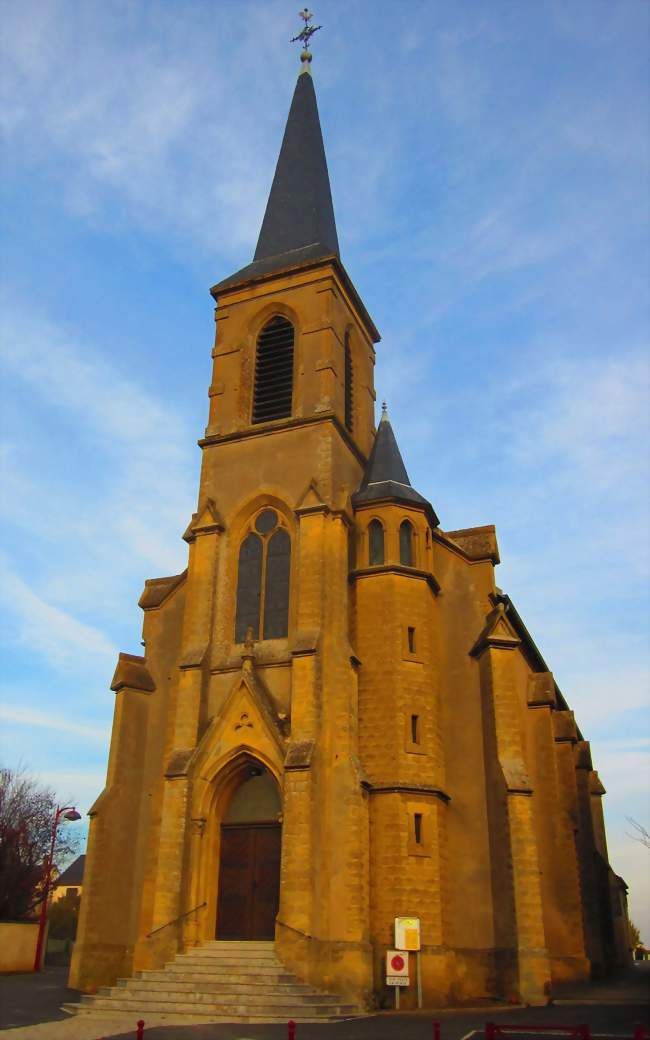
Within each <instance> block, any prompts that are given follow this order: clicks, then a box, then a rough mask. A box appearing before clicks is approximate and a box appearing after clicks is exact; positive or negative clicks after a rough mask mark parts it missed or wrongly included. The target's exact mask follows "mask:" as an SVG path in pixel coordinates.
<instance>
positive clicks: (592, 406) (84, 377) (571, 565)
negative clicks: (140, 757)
mask: <svg viewBox="0 0 650 1040" xmlns="http://www.w3.org/2000/svg"><path fill="white" fill-rule="evenodd" d="M298 6H299V5H292V4H287V3H277V2H274V0H269V2H266V0H265V2H263V3H262V2H257V3H245V2H225V0H221V2H220V0H211V2H201V0H175V2H174V3H171V2H165V0H148V2H144V0H142V2H126V0H111V3H110V4H105V3H100V2H99V0H84V2H79V0H60V2H59V0H37V2H36V0H26V2H21V3H18V2H16V0H12V2H9V3H7V2H2V3H1V4H0V14H1V17H2V25H3V33H2V38H1V39H0V61H1V64H2V66H3V70H2V73H1V75H2V84H1V89H2V105H1V108H2V115H1V117H0V119H1V127H2V134H3V140H4V144H3V153H4V155H3V161H2V168H1V178H2V200H1V214H0V220H1V222H2V233H3V235H2V238H3V245H2V327H3V328H2V332H3V335H2V349H1V353H0V373H1V380H2V383H1V388H2V405H3V425H2V444H1V451H2V455H1V458H2V486H3V495H2V505H1V508H2V520H3V526H4V534H3V542H2V544H3V549H2V552H1V555H0V566H1V567H2V571H3V580H2V592H1V593H0V595H1V597H2V609H3V624H2V633H1V638H2V656H3V660H4V668H3V674H2V685H1V689H0V719H1V720H2V743H1V745H0V754H1V756H2V760H3V761H5V762H7V763H8V764H11V765H13V764H16V763H17V762H18V761H19V760H20V761H22V762H24V763H25V764H26V765H28V766H29V767H30V768H31V769H32V770H33V771H34V772H37V773H38V774H39V775H40V776H41V777H42V778H43V779H45V780H47V781H48V782H49V783H51V784H52V785H53V786H54V787H55V788H56V790H57V792H58V793H59V795H60V796H61V798H73V799H76V800H77V801H78V802H79V803H80V807H81V808H82V809H84V810H85V809H87V808H88V807H89V805H90V804H91V803H92V801H93V800H94V798H95V797H96V795H97V793H98V792H99V790H101V787H102V785H103V779H104V773H105V762H106V751H107V744H108V737H109V730H110V722H111V715H112V708H113V695H112V694H111V693H110V692H109V690H108V685H109V682H110V679H111V676H112V672H113V667H114V662H115V657H116V654H117V652H118V650H125V651H129V652H135V653H137V652H138V651H139V649H140V643H139V640H140V628H141V616H140V611H139V609H138V607H137V599H138V596H139V594H140V591H141V589H142V586H143V582H144V579H145V578H148V577H155V576H157V575H161V574H168V573H174V572H176V571H178V570H180V569H182V568H183V566H184V565H185V556H186V546H185V543H184V542H182V540H181V537H180V535H181V533H182V531H183V530H184V529H185V526H186V524H187V521H188V518H189V515H190V513H191V512H192V510H193V508H194V506H195V497H196V491H197V481H198V472H199V450H198V448H197V447H196V440H197V439H198V438H199V437H200V436H201V434H202V432H203V428H204V426H205V422H206V418H207V403H208V402H207V386H208V383H209V379H210V370H211V358H210V350H211V346H212V337H213V321H212V306H211V300H210V297H209V295H208V288H209V286H210V285H211V284H213V283H214V282H215V281H217V280H218V279H219V278H222V277H224V276H226V275H228V274H230V273H231V272H232V271H234V270H236V269H237V268H239V267H241V266H242V265H243V264H245V263H246V262H248V261H249V260H250V258H251V257H252V252H253V249H254V245H255V240H256V237H257V232H258V230H259V226H260V223H261V219H262V215H263V211H264V205H265V202H266V196H267V194H268V190H269V187H270V182H271V178H272V175H273V169H274V165H275V160H276V157H277V151H278V148H279V144H280V139H281V136H282V130H283V126H284V121H285V119H286V115H287V111H288V107H289V102H290V98H291V93H292V90H293V84H294V79H295V75H296V72H297V66H298V56H297V53H296V48H295V47H293V48H292V47H291V46H290V45H289V43H288V40H289V38H290V37H291V36H293V35H294V34H295V32H296V31H297V27H298V19H297V17H296V10H295V9H297V7H298ZM294 8H295V9H294ZM316 15H317V17H316V21H317V22H322V24H323V26H324V28H323V30H322V32H320V33H319V34H318V36H317V37H316V38H315V41H314V55H315V58H314V78H315V82H316V87H317V93H318V98H319V106H320V112H321V121H322V124H323V130H324V135H325V142H326V149H327V155H328V161H329V166H330V174H331V181H332V191H333V196H334V204H335V209H336V215H337V223H338V230H339V238H340V242H341V251H342V256H343V260H344V263H345V264H346V267H347V269H348V271H349V272H350V274H351V276H352V278H353V279H354V281H355V284H356V285H357V288H358V289H359V291H360V293H361V295H362V297H363V299H364V301H365V303H366V305H367V307H368V310H369V311H370V313H371V314H372V316H373V318H374V320H375V322H376V323H377V325H378V327H379V329H380V330H381V332H382V336H383V339H382V343H381V344H380V345H379V349H378V365H377V388H378V395H379V398H380V399H381V397H382V396H385V397H386V398H387V399H388V402H389V405H390V412H391V418H392V420H393V424H394V427H395V429H396V432H397V435H398V439H399V442H400V445H401V447H402V451H403V454H404V457H405V461H406V463H407V467H408V469H409V473H410V476H411V480H412V482H413V484H414V485H415V486H416V487H417V488H418V490H420V491H421V492H422V493H424V494H426V495H427V497H429V498H430V500H431V501H432V502H433V504H434V506H435V509H436V511H437V512H438V515H439V516H440V518H441V523H442V526H443V528H447V529H454V528H459V527H470V526H474V525H479V524H484V523H495V524H496V525H497V532H498V537H499V543H500V547H501V555H502V558H503V561H504V562H503V563H502V565H501V567H500V568H499V570H498V581H499V583H500V585H501V587H502V588H504V590H505V591H507V592H508V593H509V594H510V595H511V597H512V598H513V600H514V602H515V603H516V605H517V607H518V609H519V611H520V613H521V614H522V615H523V617H524V619H525V620H526V623H527V625H528V627H529V628H530V630H531V631H532V632H533V634H534V636H535V638H536V639H537V641H538V644H539V646H540V649H541V650H542V652H543V653H544V655H545V657H546V658H547V661H548V663H549V665H550V667H551V668H552V669H553V671H554V673H555V676H556V679H557V681H558V683H559V685H560V687H561V688H562V690H563V692H564V694H565V696H566V697H567V699H568V700H569V702H570V704H571V706H572V707H573V708H574V709H575V711H576V715H577V718H578V721H579V723H580V725H581V727H582V729H583V731H584V733H585V735H586V736H587V737H589V738H590V739H591V740H592V748H593V753H594V759H595V765H596V766H597V768H599V770H600V773H601V777H602V779H603V781H604V784H605V786H606V788H607V789H608V795H607V797H606V799H605V804H606V812H607V818H608V825H609V839H610V854H611V859H612V861H613V865H614V867H615V869H616V870H617V871H618V872H620V873H621V874H622V875H623V876H624V877H626V879H627V880H628V882H629V883H630V885H631V906H632V915H633V917H634V919H635V920H637V922H638V923H639V924H640V925H641V927H642V931H643V933H644V937H645V939H646V941H647V942H650V883H649V882H648V878H647V874H648V871H647V853H646V852H645V850H643V849H642V848H641V847H640V846H639V845H637V844H635V843H634V842H633V841H632V840H631V839H630V838H628V837H627V836H626V830H628V829H629V827H628V825H627V823H626V820H625V817H626V816H627V815H629V816H633V817H636V818H637V819H638V820H639V821H640V822H642V823H644V824H645V825H646V826H648V827H650V806H649V801H650V799H649V798H648V789H649V777H650V764H649V762H650V741H649V739H648V717H649V714H650V712H649V694H648V685H649V684H648V621H649V616H648V615H649V611H648V595H647V588H648V546H649V537H648V535H649V526H648V440H649V438H648V397H649V395H648V352H647V339H648V328H649V320H648V290H647V279H648V274H649V273H650V272H649V263H648V236H647V229H648V189H647V184H648V166H649V162H648V158H649V156H648V152H649V138H648V130H647V126H648V115H649V112H648V109H649V107H650V106H649V100H648V67H647V39H648V28H649V26H648V21H649V19H650V7H649V6H648V4H647V3H646V2H645V0H618V2H617V3H615V4H612V3H611V2H609V0H606V2H602V3H601V2H599V0H586V2H582V0H570V2H568V3H567V2H566V0H558V2H557V3H555V2H544V0H536V2H535V3H532V2H528V3H526V2H523V3H522V2H521V0H515V2H502V0H492V2H491V3H490V4H487V5H486V4H485V3H484V2H472V0H465V2H463V3H460V4H449V3H442V2H438V0H429V2H426V3H422V2H418V0H414V2H411V3H408V4H406V3H387V2H381V0H380V2H377V0H374V2H370V0H359V2H350V0H346V2H345V3H343V2H342V0H321V2H320V3H319V5H318V8H317V10H316Z"/></svg>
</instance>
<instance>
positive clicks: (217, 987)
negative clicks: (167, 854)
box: [63, 941, 362, 1022]
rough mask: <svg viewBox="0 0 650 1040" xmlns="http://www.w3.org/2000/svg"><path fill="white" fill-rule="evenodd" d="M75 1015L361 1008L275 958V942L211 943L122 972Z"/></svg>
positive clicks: (230, 1016)
mask: <svg viewBox="0 0 650 1040" xmlns="http://www.w3.org/2000/svg"><path fill="white" fill-rule="evenodd" d="M63 1009H64V1010H65V1011H68V1012H70V1013H71V1014H77V1015H79V1014H93V1013H96V1014H98V1015H102V1016H104V1015H108V1014H112V1013H119V1014H124V1013H125V1012H129V1013H130V1014H132V1015H136V1016H138V1017H142V1018H144V1019H145V1020H146V1019H147V1018H149V1019H152V1018H161V1017H164V1018H170V1019H172V1020H176V1021H179V1020H180V1018H181V1017H183V1018H205V1019H206V1020H209V1021H210V1022H287V1021H288V1020H289V1019H290V1018H291V1019H293V1020H294V1021H295V1022H330V1021H336V1020H339V1019H344V1018H350V1017H354V1016H356V1015H359V1014H362V1011H361V1009H360V1008H358V1007H357V1006H355V1005H353V1004H348V1003H345V1001H344V1000H343V999H342V998H341V997H337V996H335V995H333V994H331V993H319V992H318V990H315V989H313V988H312V987H311V986H308V985H306V984H305V983H303V982H301V981H300V979H298V978H296V976H295V975H292V974H291V973H290V972H289V971H287V969H286V968H285V967H284V965H283V964H281V963H280V961H279V960H278V959H277V957H276V954H275V945H274V943H272V942H219V941H214V942H208V943H205V944H204V945H203V946H198V947H196V948H195V949H192V950H189V951H188V952H187V953H181V954H178V955H177V957H176V958H175V960H173V961H172V962H171V963H170V964H166V965H165V967H164V968H163V969H161V970H159V971H139V972H136V974H135V975H134V977H133V978H131V979H118V981H117V985H116V986H111V987H108V986H107V987H104V988H102V989H100V990H99V991H98V992H97V994H94V995H93V996H86V995H84V996H82V998H81V1003H80V1004H64V1005H63Z"/></svg>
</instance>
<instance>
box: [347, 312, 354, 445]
mask: <svg viewBox="0 0 650 1040" xmlns="http://www.w3.org/2000/svg"><path fill="white" fill-rule="evenodd" d="M345 425H346V427H347V428H348V430H349V431H350V433H352V428H353V426H354V369H353V367H352V350H351V349H350V333H349V332H346V334H345Z"/></svg>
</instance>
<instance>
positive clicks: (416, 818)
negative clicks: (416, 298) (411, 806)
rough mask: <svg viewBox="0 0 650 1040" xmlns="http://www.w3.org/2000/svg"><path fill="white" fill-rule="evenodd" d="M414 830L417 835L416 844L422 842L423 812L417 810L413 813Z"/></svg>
mask: <svg viewBox="0 0 650 1040" xmlns="http://www.w3.org/2000/svg"><path fill="white" fill-rule="evenodd" d="M413 831H414V835H415V844H416V845H421V844H422V813H419V812H416V813H414V814H413Z"/></svg>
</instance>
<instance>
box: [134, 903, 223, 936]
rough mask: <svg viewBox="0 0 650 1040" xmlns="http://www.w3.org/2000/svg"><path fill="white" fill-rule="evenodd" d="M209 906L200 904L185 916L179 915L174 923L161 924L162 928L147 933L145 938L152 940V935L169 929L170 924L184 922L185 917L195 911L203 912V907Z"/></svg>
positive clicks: (186, 912)
mask: <svg viewBox="0 0 650 1040" xmlns="http://www.w3.org/2000/svg"><path fill="white" fill-rule="evenodd" d="M207 905H208V904H207V902H205V903H199V905H198V906H195V907H192V909H191V910H186V911H185V913H184V914H179V915H178V917H175V918H174V919H173V920H172V921H168V922H167V924H161V925H160V928H154V930H153V932H147V935H146V937H145V938H147V939H150V938H151V936H152V935H155V934H156V932H162V930H163V928H169V926H170V924H176V922H177V921H182V920H183V918H184V917H189V916H190V914H193V913H194V911H195V910H202V909H203V907H204V906H207Z"/></svg>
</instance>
